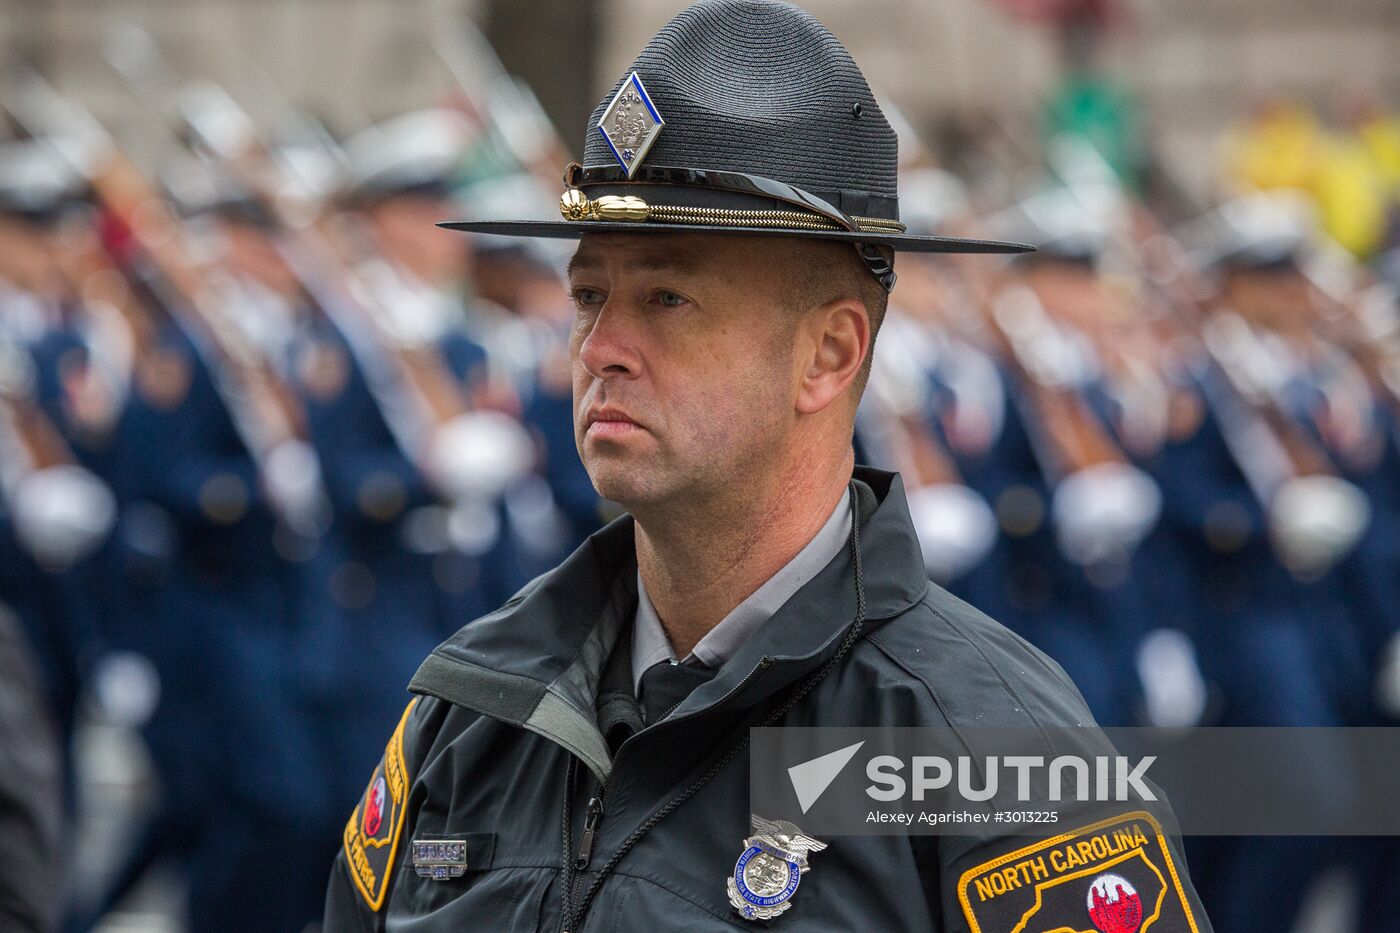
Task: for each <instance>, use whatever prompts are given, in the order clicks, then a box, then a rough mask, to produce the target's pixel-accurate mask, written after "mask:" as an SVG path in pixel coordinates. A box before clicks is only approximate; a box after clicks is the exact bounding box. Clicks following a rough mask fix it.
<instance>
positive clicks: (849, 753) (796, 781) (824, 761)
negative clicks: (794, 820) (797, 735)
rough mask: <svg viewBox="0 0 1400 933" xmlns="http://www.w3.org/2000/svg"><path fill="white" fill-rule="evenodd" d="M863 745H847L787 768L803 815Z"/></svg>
mask: <svg viewBox="0 0 1400 933" xmlns="http://www.w3.org/2000/svg"><path fill="white" fill-rule="evenodd" d="M864 744H865V743H864V742H857V743H856V744H854V745H847V746H846V747H845V748H838V749H837V750H836V751H834V752H828V753H827V754H825V755H822V756H821V757H820V758H813V759H811V760H810V761H804V762H802V764H800V765H793V766H792V767H791V768H788V777H789V778H790V779H791V780H792V789H793V790H794V791H796V792H797V803H798V805H799V806H800V807H802V812H803V813H806V812H807V811H808V810H810V809H811V807H812V804H814V803H816V802H817V798H818V797H820V796H821V795H822V794H823V793H825V792H826V789H827V788H828V787H830V786H831V782H832V781H834V780H836V776H837V775H838V774H840V773H841V769H842V768H844V767H846V764H847V762H849V761H850V760H851V759H852V758H854V757H855V754H856V752H858V751H860V747H861V746H862V745H864Z"/></svg>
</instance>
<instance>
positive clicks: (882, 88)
mask: <svg viewBox="0 0 1400 933" xmlns="http://www.w3.org/2000/svg"><path fill="white" fill-rule="evenodd" d="M575 2H578V3H583V2H585V0H575ZM587 2H590V3H592V4H593V9H596V17H597V18H596V22H595V28H594V29H593V30H592V32H593V34H594V35H596V37H597V41H596V48H593V46H592V44H591V43H590V49H591V50H592V51H593V52H595V53H596V54H590V55H589V56H586V57H585V58H583V59H580V60H588V61H592V62H593V66H592V67H591V69H585V70H591V72H592V73H591V74H589V75H587V76H586V78H585V81H586V83H587V84H588V85H590V86H591V88H592V93H591V94H589V95H586V96H585V97H583V98H581V97H580V94H579V87H580V82H579V76H578V75H577V74H576V73H568V74H564V73H562V72H563V71H565V70H568V71H570V72H576V71H577V70H578V69H577V68H573V69H563V68H560V67H558V65H557V59H556V58H555V56H553V55H538V54H536V55H532V54H530V48H531V43H530V42H529V41H528V40H527V39H526V38H525V37H524V36H523V35H522V34H521V30H522V28H525V27H524V25H523V24H527V23H531V22H532V21H531V16H532V12H531V11H532V5H533V8H534V9H535V10H538V11H539V15H538V19H539V22H538V23H537V24H535V25H534V28H537V29H539V30H540V31H541V33H549V35H548V36H547V37H545V40H544V41H543V42H542V43H541V45H542V47H545V48H552V49H559V48H568V47H569V46H570V43H573V42H578V41H589V40H588V39H587V36H583V35H580V34H579V32H578V24H577V23H576V22H572V23H562V22H561V21H560V19H559V15H558V13H557V10H558V9H559V7H558V3H557V2H553V0H551V2H546V0H106V2H98V0H0V50H3V51H4V53H5V54H6V56H7V57H13V56H16V55H23V56H25V57H28V58H30V59H31V60H34V61H36V62H37V63H38V64H39V65H40V67H41V68H43V69H44V71H45V72H46V73H48V74H49V75H50V76H51V77H53V79H54V80H55V82H56V83H57V84H58V85H59V86H60V88H61V89H63V90H66V91H69V92H72V93H74V94H76V95H77V96H79V97H81V98H82V99H83V100H84V101H86V102H87V103H89V104H90V105H91V106H92V107H93V108H94V109H95V110H96V111H98V112H99V113H100V114H101V115H103V116H104V117H106V118H108V119H112V120H116V121H119V122H120V123H126V124H129V125H132V126H133V127H139V126H149V124H148V123H143V122H142V121H143V120H147V119H148V118H146V117H144V116H143V115H142V114H141V113H140V111H139V109H138V108H136V107H135V106H134V105H133V104H132V103H131V100H130V98H129V96H128V95H127V94H126V93H125V92H124V91H123V90H122V88H121V85H120V82H119V81H117V80H115V78H114V76H113V73H112V72H111V70H110V68H109V67H108V66H107V65H106V64H105V63H104V62H103V60H102V54H101V44H102V41H103V36H104V35H106V34H107V33H108V31H109V30H110V27H111V26H112V24H114V23H118V22H123V21H129V22H135V23H137V24H139V25H141V26H142V27H144V28H146V29H148V30H149V31H150V32H151V33H152V34H153V35H155V36H156V38H157V39H158V40H160V41H161V42H162V43H163V44H164V46H165V47H166V48H167V49H168V50H169V53H170V55H171V57H172V59H173V60H174V62H175V64H176V66H177V68H178V69H179V70H180V71H182V72H184V73H186V74H196V73H203V74H208V75H212V76H214V77H216V78H218V79H219V80H221V81H223V82H224V83H225V84H226V85H227V86H228V87H229V88H230V90H232V91H233V92H234V93H235V95H236V96H238V97H240V98H241V99H242V100H243V101H244V102H245V104H247V105H248V106H249V108H250V109H251V110H253V111H254V112H258V111H260V110H261V111H263V112H264V113H266V112H267V111H268V110H269V109H270V107H271V105H270V102H269V100H268V99H267V98H268V95H267V94H266V92H265V90H264V88H265V82H266V81H267V80H271V81H272V82H274V83H275V84H276V85H277V86H278V87H280V88H281V89H282V90H283V91H284V92H285V93H286V94H287V95H288V96H289V97H290V98H291V99H293V100H295V101H297V102H298V103H300V104H302V105H306V106H309V107H310V108H311V109H313V110H315V111H316V112H317V113H319V114H322V115H324V116H325V117H326V118H327V119H328V120H329V121H330V122H331V124H332V125H335V126H340V127H345V128H353V127H355V126H357V125H360V124H362V123H363V122H364V121H365V120H366V119H369V118H373V117H380V116H383V115H386V114H388V113H392V112H394V111H397V110H401V109H405V108H408V107H413V106H420V105H423V104H426V103H430V102H432V101H433V100H435V99H437V98H438V97H439V96H440V95H441V94H443V93H444V92H445V91H446V90H447V89H448V88H450V86H451V83H450V79H449V76H448V73H447V71H446V69H445V68H444V66H443V65H442V63H441V62H440V61H439V60H438V59H437V58H436V56H435V55H434V54H433V51H432V44H431V37H432V36H433V35H434V34H435V33H436V32H437V31H439V30H445V29H450V28H452V24H453V22H454V21H455V20H456V18H457V17H461V16H471V17H473V18H474V19H475V20H477V21H480V22H483V23H484V24H486V25H487V26H488V27H489V25H490V20H491V15H490V14H491V7H492V5H493V3H496V4H508V9H509V15H507V16H502V15H501V14H500V13H499V11H498V13H497V20H498V21H503V22H505V24H506V25H505V26H504V27H503V28H506V29H508V30H509V33H508V39H509V45H510V46H511V48H510V49H505V50H503V57H506V58H507V59H508V61H509V62H510V65H511V67H512V68H513V69H514V70H518V71H520V72H522V73H523V74H524V75H525V76H526V77H527V78H529V79H530V80H531V81H532V82H533V83H536V84H537V85H539V86H540V90H541V95H540V96H541V97H542V98H544V99H545V102H546V104H547V105H549V106H550V107H551V109H553V110H554V111H555V113H556V117H558V119H559V122H560V123H561V126H562V127H563V128H564V129H565V130H566V136H567V137H568V138H570V139H572V138H575V134H576V133H577V128H579V127H581V126H582V123H583V119H584V117H585V116H586V114H585V113H582V112H579V111H580V107H579V105H578V103H577V102H578V101H579V100H581V99H588V100H596V98H597V97H598V96H600V95H601V94H602V93H603V92H604V91H605V89H606V88H607V87H608V86H609V85H610V84H611V83H612V82H613V81H614V80H615V79H616V77H617V76H618V75H619V74H620V73H621V71H622V70H623V69H624V68H625V67H626V65H627V64H628V62H629V61H630V59H631V57H632V55H633V54H634V53H635V51H636V50H637V48H639V47H640V45H641V43H643V42H644V41H645V39H646V37H647V36H649V35H650V34H651V33H652V32H653V31H654V30H655V29H656V28H657V27H658V26H660V25H661V24H662V23H663V22H664V21H665V20H666V19H667V18H668V17H669V16H670V15H672V13H673V12H674V11H675V10H676V9H678V8H679V5H680V0H587ZM805 5H806V6H807V7H808V8H809V9H810V10H812V12H813V13H815V14H816V15H817V16H818V17H819V18H820V19H822V20H823V21H824V22H825V23H826V24H827V25H828V26H829V27H831V29H832V30H833V31H834V32H835V33H836V34H837V35H838V36H840V37H841V38H842V39H843V40H844V41H845V42H846V43H847V44H848V45H849V46H850V47H851V49H852V51H853V52H854V54H855V56H856V58H857V60H858V61H860V62H861V64H862V66H863V67H864V68H865V70H866V72H867V74H868V76H869V78H870V79H871V82H872V84H874V85H875V87H876V88H877V90H878V91H879V92H880V93H882V94H883V95H886V96H887V97H889V98H890V99H892V100H893V101H895V102H896V103H897V104H898V105H899V106H900V107H901V109H903V110H904V112H905V113H906V114H907V115H908V116H909V117H910V118H911V120H912V121H913V122H914V123H915V124H916V125H918V126H920V127H923V128H929V127H932V126H934V125H936V123H937V122H938V121H939V120H941V119H942V118H945V117H946V116H948V115H949V114H956V113H959V112H964V111H966V110H968V109H971V108H978V107H988V106H990V107H994V108H996V109H997V110H999V111H1000V112H1002V113H1004V114H1006V115H1007V116H1008V117H1009V118H1010V119H1011V121H1012V122H1013V124H1014V125H1019V126H1021V127H1025V126H1027V125H1028V123H1027V121H1028V119H1029V117H1030V115H1031V114H1032V113H1033V112H1034V109H1035V107H1036V103H1037V101H1038V99H1039V98H1040V96H1041V95H1043V94H1044V93H1046V91H1047V89H1048V88H1050V87H1051V86H1052V85H1053V82H1054V80H1055V77H1056V75H1057V72H1058V68H1059V63H1058V52H1057V45H1056V42H1055V40H1054V38H1053V36H1052V35H1051V34H1049V33H1048V32H1047V31H1046V30H1045V29H1043V28H1041V27H1039V26H1036V25H1033V24H1028V23H1025V22H1022V21H1018V20H1015V19H1013V18H1011V17H1009V16H1008V15H1007V14H1006V13H1004V12H1003V10H1002V8H1001V7H1000V6H998V5H996V4H995V3H993V2H992V0H805ZM1129 6H1130V9H1131V15H1130V17H1129V22H1128V23H1127V25H1126V26H1125V27H1124V28H1123V29H1122V30H1120V31H1119V33H1118V34H1117V35H1116V36H1115V37H1114V39H1113V41H1112V42H1111V43H1110V44H1109V46H1108V47H1107V49H1106V50H1105V61H1106V63H1107V64H1108V66H1109V67H1110V68H1111V69H1112V70H1113V72H1114V73H1116V74H1118V75H1120V76H1121V77H1122V78H1123V79H1124V80H1125V81H1126V82H1127V83H1128V84H1129V85H1130V86H1131V87H1133V88H1134V89H1135V90H1136V92H1137V93H1138V94H1139V96H1140V97H1141V99H1142V100H1143V101H1144V102H1145V104H1146V105H1147V113H1148V115H1149V120H1150V122H1151V124H1152V126H1153V128H1154V132H1155V134H1156V137H1157V138H1158V140H1159V142H1160V144H1161V146H1162V149H1163V151H1164V152H1166V154H1167V156H1168V158H1169V159H1171V160H1172V161H1173V162H1174V163H1178V166H1177V167H1178V169H1179V170H1180V171H1181V172H1183V173H1184V174H1186V175H1188V176H1190V175H1195V176H1197V177H1200V176H1202V175H1203V174H1204V172H1205V171H1206V170H1207V168H1206V167H1207V166H1208V164H1209V159H1208V154H1209V152H1210V146H1211V144H1212V143H1213V141H1214V140H1216V139H1217V138H1218V136H1219V133H1220V130H1221V129H1222V127H1224V126H1225V125H1226V124H1227V123H1228V121H1229V120H1230V118H1231V117H1232V116H1233V115H1235V114H1236V113H1237V112H1238V110H1239V108H1240V107H1241V106H1242V104H1243V102H1245V101H1247V100H1248V99H1250V98H1251V97H1252V96H1256V95H1257V94H1259V93H1261V92H1266V91H1267V92H1285V93H1289V94H1295V95H1297V96H1300V97H1302V98H1303V99H1305V100H1308V101H1309V102H1312V103H1314V104H1318V105H1326V104H1327V103H1328V102H1329V100H1330V99H1332V98H1333V97H1335V95H1336V94H1337V93H1338V92H1339V91H1341V90H1343V89H1344V88H1346V87H1348V86H1352V85H1363V86H1369V87H1372V88H1375V89H1377V90H1378V91H1379V92H1380V93H1381V94H1382V95H1383V96H1384V98H1385V99H1386V100H1387V101H1388V102H1389V103H1390V104H1391V105H1392V106H1400V55H1395V54H1394V50H1395V49H1396V48H1400V3H1397V2H1395V0H1334V2H1330V3H1317V2H1315V0H1129ZM501 9H506V7H502V8H501ZM551 10H553V11H556V12H553V13H551V12H550V11H551ZM561 31H563V32H565V33H566V34H564V35H560V33H561ZM584 109H586V108H584ZM136 135H138V136H141V135H142V134H141V133H140V132H137V133H136Z"/></svg>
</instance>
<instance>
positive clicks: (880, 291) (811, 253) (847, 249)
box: [785, 239, 894, 399]
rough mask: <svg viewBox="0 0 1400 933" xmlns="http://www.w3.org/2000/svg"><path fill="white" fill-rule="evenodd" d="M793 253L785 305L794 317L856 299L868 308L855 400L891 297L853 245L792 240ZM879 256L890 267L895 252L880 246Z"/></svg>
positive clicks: (789, 264) (871, 357) (865, 377)
mask: <svg viewBox="0 0 1400 933" xmlns="http://www.w3.org/2000/svg"><path fill="white" fill-rule="evenodd" d="M790 242H791V243H792V244H793V253H792V256H791V260H790V262H789V263H788V264H787V266H788V269H789V276H788V281H787V283H786V287H787V293H786V296H785V303H786V305H787V307H788V309H789V310H790V311H792V312H793V313H794V314H795V315H800V314H803V313H805V312H807V311H810V310H812V309H813V308H819V307H821V306H822V305H826V304H830V303H831V302H833V301H839V300H840V299H842V298H855V299H856V300H858V301H860V302H861V303H862V304H864V305H865V313H866V315H867V317H868V318H869V320H870V347H869V349H868V350H867V351H866V354H865V362H864V363H862V364H861V369H860V373H859V374H858V375H857V376H856V384H855V385H856V393H855V397H856V398H857V399H859V398H860V396H861V394H862V393H863V392H864V391H865V384H866V382H867V381H868V380H869V378H870V366H871V361H872V359H873V358H874V356H875V336H876V335H877V334H878V333H879V332H880V325H881V324H882V323H883V322H884V320H885V309H886V307H887V306H888V304H889V299H890V295H889V292H887V291H885V287H884V286H883V285H881V284H880V282H879V280H878V279H876V278H875V276H874V275H873V274H872V273H871V271H870V269H869V267H867V266H866V264H865V260H863V259H862V258H861V256H860V253H859V252H858V251H857V250H856V249H855V248H854V247H853V246H852V244H850V243H844V242H831V241H822V240H804V239H793V240H791V241H790ZM877 249H878V250H879V251H880V255H881V256H882V257H883V258H884V259H885V260H886V261H887V262H889V263H890V264H891V265H893V263H894V251H893V250H892V249H890V248H889V247H886V246H880V247H877Z"/></svg>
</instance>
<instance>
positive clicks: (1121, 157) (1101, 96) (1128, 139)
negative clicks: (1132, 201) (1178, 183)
mask: <svg viewBox="0 0 1400 933" xmlns="http://www.w3.org/2000/svg"><path fill="white" fill-rule="evenodd" d="M1042 131H1043V139H1044V140H1050V139H1053V138H1054V137H1055V136H1057V135H1059V134H1061V133H1069V134H1072V135H1074V136H1078V137H1081V138H1083V139H1085V140H1087V141H1088V142H1089V143H1090V144H1091V145H1093V147H1094V148H1095V149H1096V150H1097V151H1098V153H1099V155H1101V156H1102V157H1103V159H1104V161H1105V162H1107V163H1108V165H1109V166H1110V167H1111V168H1112V169H1113V172H1114V174H1115V175H1117V176H1118V179H1119V180H1120V181H1121V182H1122V183H1123V185H1124V186H1125V187H1126V188H1128V189H1129V190H1130V191H1138V190H1139V183H1140V180H1141V171H1142V166H1143V161H1144V160H1143V148H1142V131H1141V122H1140V120H1139V118H1138V105H1137V101H1136V100H1134V99H1133V97H1132V95H1131V94H1130V93H1129V92H1128V91H1127V90H1126V89H1124V88H1122V87H1120V86H1119V85H1117V84H1116V83H1115V82H1114V81H1113V80H1112V79H1110V78H1108V77H1106V76H1102V75H1093V74H1073V75H1070V76H1069V77H1067V78H1066V79H1065V82H1064V84H1063V85H1061V86H1060V89H1059V90H1058V91H1057V92H1056V93H1055V94H1054V96H1053V97H1051V98H1050V101H1049V103H1048V104H1047V105H1046V108H1045V119H1044V123H1043V126H1042Z"/></svg>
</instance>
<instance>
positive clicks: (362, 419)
mask: <svg viewBox="0 0 1400 933" xmlns="http://www.w3.org/2000/svg"><path fill="white" fill-rule="evenodd" d="M294 355H295V356H296V362H295V365H294V368H295V371H296V373H297V381H298V388H299V391H300V392H301V394H302V395H303V397H304V398H305V400H306V413H307V422H308V428H309V434H310V438H311V440H312V443H313V444H314V446H315V447H316V449H317V452H318V454H319V456H320V458H321V463H322V471H323V475H324V479H325V487H326V495H327V497H328V499H329V501H330V506H331V524H330V530H329V532H328V533H327V534H326V535H325V537H324V539H323V542H322V546H321V549H320V551H319V552H318V554H317V556H316V557H315V558H314V559H313V560H312V561H311V562H309V563H308V564H307V565H306V567H305V568H304V570H305V573H304V578H303V579H304V589H303V592H302V593H301V595H300V598H299V603H300V605H301V610H300V611H301V614H302V616H303V621H302V624H301V626H300V633H299V644H298V647H297V650H296V656H297V659H298V660H297V663H298V665H299V667H300V671H301V674H300V678H299V680H300V684H301V696H300V699H299V702H300V703H301V704H302V708H303V709H304V710H305V711H306V714H307V715H308V716H309V718H310V719H311V720H312V721H314V722H315V723H316V741H317V742H318V743H319V744H320V745H321V746H322V747H323V750H324V751H323V755H322V758H323V762H324V766H325V768H326V770H325V773H324V774H323V775H322V776H321V777H320V779H319V780H320V784H321V786H322V787H324V788H325V795H326V797H327V798H328V799H329V800H330V801H332V802H333V803H334V804H336V805H335V806H333V807H332V808H331V810H330V812H331V813H333V814H334V823H335V826H334V828H333V830H332V833H331V837H330V849H329V851H328V852H327V854H326V856H325V857H326V859H329V858H330V857H331V856H332V855H333V854H334V844H335V833H336V831H338V829H339V821H340V818H341V817H343V814H344V813H345V812H346V809H347V808H348V807H350V806H353V803H354V800H355V798H356V796H357V795H358V794H359V793H360V792H361V791H362V790H363V789H364V788H363V785H362V779H363V771H364V769H365V768H367V767H370V766H372V765H373V763H374V761H375V760H376V758H377V757H378V755H379V753H380V751H381V750H382V749H381V747H380V745H381V736H382V733H383V731H384V729H386V728H392V726H393V723H394V721H395V719H396V717H397V716H398V714H399V713H400V712H401V711H402V708H403V703H404V693H405V691H404V684H406V683H407V681H408V678H409V677H410V676H411V675H412V672H413V671H414V670H415V669H416V668H417V665H418V662H419V661H420V660H421V654H422V652H423V651H426V650H431V648H432V646H434V645H436V644H437V643H438V642H439V641H441V639H442V638H443V637H444V635H445V633H447V632H448V631H450V630H452V629H454V628H456V627H460V625H461V624H462V622H463V621H464V620H465V619H469V618H472V617H473V616H474V615H476V614H479V613H480V612H481V611H482V609H481V608H480V607H483V606H486V605H488V604H490V601H491V600H493V599H495V598H496V596H497V591H496V590H495V589H494V582H495V576H496V574H495V571H494V565H493V561H494V560H495V559H496V557H495V554H494V547H490V546H489V547H487V548H486V549H485V550H484V552H483V553H480V554H466V553H463V552H461V551H458V550H456V549H454V548H453V547H452V546H451V544H450V543H449V542H447V541H446V540H444V533H443V532H442V531H441V529H440V528H429V529H424V528H423V527H422V526H421V524H415V523H431V524H434V525H440V523H441V521H443V520H445V511H446V510H445V508H444V507H443V503H442V501H441V500H440V498H439V496H438V494H437V493H436V491H435V490H433V489H432V488H431V487H430V485H429V483H428V481H427V479H426V478H425V477H424V475H423V473H422V471H421V470H420V469H419V467H418V466H417V465H416V464H415V463H414V462H413V461H412V460H410V459H409V457H408V456H407V455H406V454H405V453H404V451H403V450H402V448H401V447H400V444H399V442H398V441H397V439H396V438H395V435H394V433H393V432H392V431H391V430H390V426H389V423H388V421H387V420H386V415H385V412H384V410H383V409H382V407H381V404H380V402H379V401H378V400H376V398H375V395H374V392H373V391H372V389H371V387H370V383H369V381H368V379H367V377H366V374H365V372H364V369H363V366H362V364H361V361H360V360H359V359H358V358H357V356H356V354H355V353H354V352H352V348H351V344H350V342H349V341H348V340H347V338H346V336H345V335H344V334H343V333H342V332H341V330H340V329H339V328H338V327H337V326H336V325H335V324H334V323H333V322H332V321H331V320H330V319H329V318H328V317H326V316H325V315H324V314H320V313H312V314H308V315H307V316H306V321H305V324H304V328H303V333H302V334H301V336H300V338H299V346H298V348H297V349H296V351H295V352H294ZM445 356H447V357H448V359H449V360H450V361H451V362H452V363H453V368H454V371H456V372H458V373H459V374H460V375H461V376H463V377H466V376H467V374H468V373H469V372H470V371H472V370H474V369H475V368H476V367H477V366H479V365H480V362H481V359H482V354H481V351H480V349H479V348H477V347H476V346H475V344H472V343H470V342H469V341H466V340H465V338H461V339H456V338H454V341H453V348H452V349H449V350H448V351H447V352H446V353H445ZM487 518H488V519H489V520H491V521H494V522H495V523H496V524H497V527H499V522H500V519H499V516H498V515H497V514H496V512H494V511H493V512H492V513H491V514H490V515H489V516H487ZM434 530H435V531H436V536H435V540H428V539H430V538H434V535H432V534H431V533H430V532H432V531H434Z"/></svg>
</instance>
